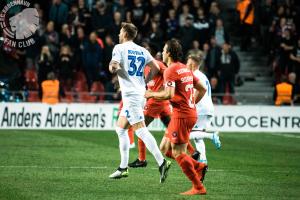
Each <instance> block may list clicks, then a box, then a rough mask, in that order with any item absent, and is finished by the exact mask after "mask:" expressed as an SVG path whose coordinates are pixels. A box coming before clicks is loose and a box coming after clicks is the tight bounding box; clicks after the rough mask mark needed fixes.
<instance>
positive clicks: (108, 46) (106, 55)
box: [103, 35, 115, 76]
mask: <svg viewBox="0 0 300 200" xmlns="http://www.w3.org/2000/svg"><path fill="white" fill-rule="evenodd" d="M104 43H105V45H104V49H103V68H104V70H105V73H106V74H107V75H108V76H110V74H111V73H109V68H108V66H109V62H110V61H111V52H112V50H113V48H114V46H115V42H114V41H113V39H112V37H111V35H107V36H105V41H104Z"/></svg>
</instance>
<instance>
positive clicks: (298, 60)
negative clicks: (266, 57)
mask: <svg viewBox="0 0 300 200" xmlns="http://www.w3.org/2000/svg"><path fill="white" fill-rule="evenodd" d="M290 59H291V60H292V62H293V63H292V65H293V70H292V71H293V72H295V73H296V76H297V83H299V80H300V37H299V38H298V41H297V45H296V46H295V47H294V49H293V51H292V52H291V54H290Z"/></svg>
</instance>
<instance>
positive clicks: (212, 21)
mask: <svg viewBox="0 0 300 200" xmlns="http://www.w3.org/2000/svg"><path fill="white" fill-rule="evenodd" d="M219 18H222V16H221V11H220V8H219V5H218V3H217V2H216V1H212V2H211V4H210V9H209V16H208V21H209V27H210V28H211V29H215V27H216V22H217V19H219Z"/></svg>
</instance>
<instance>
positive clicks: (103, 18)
mask: <svg viewBox="0 0 300 200" xmlns="http://www.w3.org/2000/svg"><path fill="white" fill-rule="evenodd" d="M92 24H93V29H94V31H96V32H97V34H98V36H99V37H101V38H104V37H105V34H106V30H107V29H108V28H109V27H110V26H111V25H112V24H113V20H112V17H111V16H110V15H109V13H108V12H107V10H106V4H105V3H103V2H101V1H98V2H97V3H96V9H95V10H94V11H93V20H92Z"/></svg>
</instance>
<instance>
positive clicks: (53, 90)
mask: <svg viewBox="0 0 300 200" xmlns="http://www.w3.org/2000/svg"><path fill="white" fill-rule="evenodd" d="M41 88H42V89H41V90H40V91H41V92H40V93H39V95H40V97H41V99H42V102H43V103H48V104H56V103H58V102H59V98H60V96H62V97H64V96H65V94H64V91H63V90H62V88H61V87H60V83H59V81H58V80H57V79H56V77H55V74H54V72H50V73H48V74H47V80H45V81H43V82H42V87H41Z"/></svg>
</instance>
